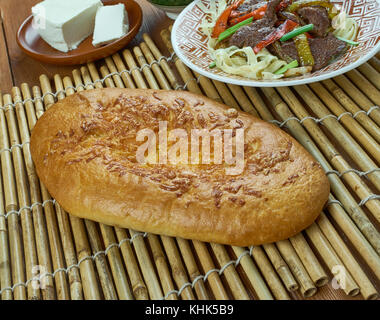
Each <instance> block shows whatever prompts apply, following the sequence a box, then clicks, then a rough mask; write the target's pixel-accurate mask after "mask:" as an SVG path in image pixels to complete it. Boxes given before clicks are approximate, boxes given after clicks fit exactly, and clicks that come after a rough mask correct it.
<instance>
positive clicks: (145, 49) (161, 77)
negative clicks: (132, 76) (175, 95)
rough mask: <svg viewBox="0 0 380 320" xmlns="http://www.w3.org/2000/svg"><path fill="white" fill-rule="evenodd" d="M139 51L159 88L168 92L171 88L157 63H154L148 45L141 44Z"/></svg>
mask: <svg viewBox="0 0 380 320" xmlns="http://www.w3.org/2000/svg"><path fill="white" fill-rule="evenodd" d="M140 49H141V50H142V52H143V54H144V56H145V58H146V59H147V61H148V63H149V64H150V65H151V66H152V67H151V69H152V71H153V74H154V76H155V77H156V79H157V81H158V83H159V85H160V87H161V88H162V89H164V90H170V88H171V86H170V84H169V82H168V81H167V80H166V78H165V75H164V74H163V72H162V71H161V68H160V65H159V64H158V63H154V62H155V61H156V60H155V58H154V56H153V53H152V52H151V51H150V49H149V47H148V45H147V44H146V43H145V42H141V43H140Z"/></svg>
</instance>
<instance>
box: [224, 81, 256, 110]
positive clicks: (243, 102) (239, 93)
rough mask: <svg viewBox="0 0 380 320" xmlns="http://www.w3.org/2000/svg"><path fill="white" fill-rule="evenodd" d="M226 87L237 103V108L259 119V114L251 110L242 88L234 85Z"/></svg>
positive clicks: (251, 107) (250, 104) (249, 102)
mask: <svg viewBox="0 0 380 320" xmlns="http://www.w3.org/2000/svg"><path fill="white" fill-rule="evenodd" d="M227 86H228V88H229V89H230V90H231V92H232V94H233V95H234V97H235V98H236V100H237V101H238V102H239V106H240V108H241V109H242V110H243V111H245V112H248V113H250V114H251V115H253V116H255V117H259V114H258V113H257V111H256V110H255V108H253V105H252V103H251V101H250V100H249V99H248V97H247V96H246V95H245V93H244V91H243V89H242V87H240V86H237V85H234V84H227Z"/></svg>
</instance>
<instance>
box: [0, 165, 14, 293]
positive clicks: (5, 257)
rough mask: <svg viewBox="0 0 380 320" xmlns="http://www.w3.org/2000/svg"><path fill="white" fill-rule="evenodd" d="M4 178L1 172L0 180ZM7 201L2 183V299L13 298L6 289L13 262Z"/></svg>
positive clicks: (10, 278)
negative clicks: (10, 251) (10, 252)
mask: <svg viewBox="0 0 380 320" xmlns="http://www.w3.org/2000/svg"><path fill="white" fill-rule="evenodd" d="M1 180H2V177H1V172H0V181H1ZM4 207H5V203H4V198H3V186H2V184H1V183H0V289H2V290H4V291H2V294H1V300H12V291H11V290H6V289H5V288H10V287H11V286H12V275H11V264H10V256H9V247H8V230H7V222H6V220H5V216H4V215H5V214H6V212H5V209H4Z"/></svg>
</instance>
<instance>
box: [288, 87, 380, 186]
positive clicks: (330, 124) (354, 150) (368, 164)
mask: <svg viewBox="0 0 380 320" xmlns="http://www.w3.org/2000/svg"><path fill="white" fill-rule="evenodd" d="M294 88H295V90H296V91H297V92H298V94H299V95H301V96H302V98H303V100H304V101H305V102H306V103H307V104H308V106H309V107H310V108H311V109H312V110H313V112H314V113H315V114H316V115H317V116H318V117H320V118H322V117H324V116H326V115H328V114H329V112H328V110H327V109H326V107H325V106H324V105H323V104H322V103H321V101H320V100H319V98H318V97H316V96H315V94H314V93H313V92H312V91H311V90H310V89H309V88H308V87H307V86H305V85H301V86H295V87H294ZM323 124H324V126H325V127H326V128H327V129H328V130H329V131H330V132H331V133H332V134H333V135H334V137H335V138H336V140H337V141H338V142H339V144H340V145H341V146H342V147H343V148H344V150H345V151H346V152H347V154H348V155H349V156H350V157H351V158H352V160H354V161H355V163H356V164H357V165H358V167H359V168H361V169H362V170H364V171H367V170H372V169H375V168H377V166H376V164H375V163H374V161H373V160H372V159H371V158H370V157H369V156H368V155H367V154H366V153H365V152H364V151H363V149H362V148H361V147H360V145H359V144H358V143H357V142H356V141H355V140H354V139H353V138H352V137H351V135H350V134H349V133H347V131H346V130H345V129H344V128H343V127H342V125H341V124H340V123H339V122H338V121H337V120H336V119H333V118H326V119H325V120H324V121H323ZM368 178H369V179H370V180H371V182H372V183H373V184H374V185H375V186H376V187H377V189H378V190H380V172H376V171H375V172H372V173H371V174H369V175H368Z"/></svg>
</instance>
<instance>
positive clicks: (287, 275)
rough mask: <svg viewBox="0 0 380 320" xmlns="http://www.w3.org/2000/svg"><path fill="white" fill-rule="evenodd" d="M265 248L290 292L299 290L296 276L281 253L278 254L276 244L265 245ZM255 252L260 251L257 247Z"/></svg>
mask: <svg viewBox="0 0 380 320" xmlns="http://www.w3.org/2000/svg"><path fill="white" fill-rule="evenodd" d="M263 248H264V250H265V252H266V254H267V255H268V257H269V259H270V261H271V262H272V264H273V266H274V268H275V270H276V272H277V273H278V275H279V276H280V277H281V280H282V282H283V283H284V284H285V287H286V288H287V289H288V291H290V292H292V291H296V290H298V288H299V286H298V283H297V281H296V280H295V279H294V276H293V274H292V272H291V271H290V269H289V266H288V265H287V264H286V262H285V261H284V259H283V258H282V257H281V255H280V252H278V249H277V247H276V245H275V244H274V243H268V244H264V245H263ZM254 251H260V250H258V249H256V247H255V249H254ZM259 256H260V257H263V255H262V254H261V253H259Z"/></svg>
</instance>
